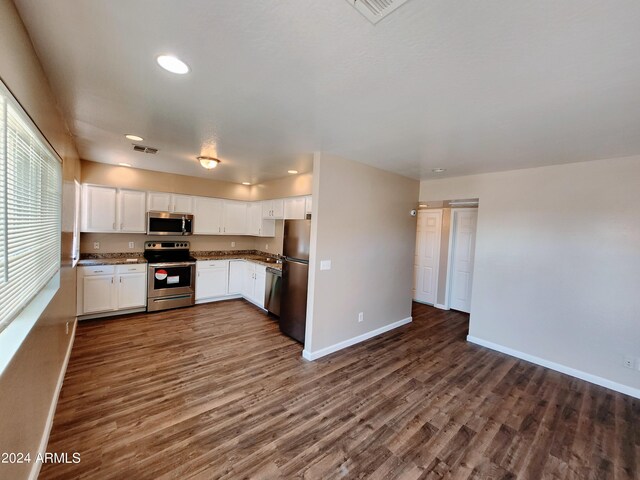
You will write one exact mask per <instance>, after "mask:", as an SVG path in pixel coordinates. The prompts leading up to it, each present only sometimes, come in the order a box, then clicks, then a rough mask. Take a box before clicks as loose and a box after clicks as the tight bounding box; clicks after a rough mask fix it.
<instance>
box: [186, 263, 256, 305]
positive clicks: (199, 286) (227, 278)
mask: <svg viewBox="0 0 640 480" xmlns="http://www.w3.org/2000/svg"><path fill="white" fill-rule="evenodd" d="M196 271H197V272H198V274H197V278H196V302H198V303H205V302H208V301H215V300H224V299H225V298H234V297H235V298H237V297H238V296H239V295H242V296H243V297H244V298H245V299H247V300H249V301H250V302H251V303H254V304H256V305H258V306H259V307H260V308H264V290H265V284H266V267H265V266H264V265H260V264H257V263H254V262H250V261H246V260H208V261H198V262H197V264H196Z"/></svg>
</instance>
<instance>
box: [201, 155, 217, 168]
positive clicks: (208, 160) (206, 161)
mask: <svg viewBox="0 0 640 480" xmlns="http://www.w3.org/2000/svg"><path fill="white" fill-rule="evenodd" d="M197 160H198V161H199V162H200V165H202V166H203V167H204V168H206V169H207V170H211V169H212V168H216V167H217V166H218V164H219V163H220V160H218V159H217V158H213V157H197Z"/></svg>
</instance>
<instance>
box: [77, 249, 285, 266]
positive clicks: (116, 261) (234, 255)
mask: <svg viewBox="0 0 640 480" xmlns="http://www.w3.org/2000/svg"><path fill="white" fill-rule="evenodd" d="M191 256H192V257H194V258H195V259H196V260H249V261H251V262H255V263H259V264H260V265H264V266H267V267H272V268H275V269H277V270H282V264H281V263H271V262H265V261H264V258H265V257H266V258H274V259H277V258H278V257H277V256H276V255H271V254H269V253H263V252H259V251H256V250H236V251H230V252H229V251H196V252H191ZM136 263H147V260H146V259H145V258H144V257H143V256H142V254H141V253H83V254H82V255H81V256H80V261H79V262H78V266H80V267H94V266H97V265H127V264H136Z"/></svg>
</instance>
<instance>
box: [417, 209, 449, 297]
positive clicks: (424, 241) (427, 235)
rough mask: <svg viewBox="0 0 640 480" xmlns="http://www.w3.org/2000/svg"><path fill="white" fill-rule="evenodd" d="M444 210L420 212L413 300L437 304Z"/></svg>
mask: <svg viewBox="0 0 640 480" xmlns="http://www.w3.org/2000/svg"><path fill="white" fill-rule="evenodd" d="M441 231H442V210H420V211H419V212H418V229H417V234H416V254H415V262H414V267H413V268H414V282H413V298H414V299H415V300H417V301H418V302H424V303H430V304H432V305H433V304H435V303H436V298H437V294H438V267H439V264H440V234H441Z"/></svg>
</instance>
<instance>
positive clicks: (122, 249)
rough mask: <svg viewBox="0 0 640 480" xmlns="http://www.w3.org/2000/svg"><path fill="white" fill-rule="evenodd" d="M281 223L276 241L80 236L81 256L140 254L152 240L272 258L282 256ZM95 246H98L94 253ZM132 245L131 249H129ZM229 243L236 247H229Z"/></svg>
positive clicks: (197, 236)
mask: <svg viewBox="0 0 640 480" xmlns="http://www.w3.org/2000/svg"><path fill="white" fill-rule="evenodd" d="M283 233H284V221H283V220H276V236H275V237H247V236H219V235H191V236H189V237H181V236H176V237H158V236H150V235H144V234H140V233H82V234H81V235H80V252H81V253H85V254H86V253H98V254H101V253H142V252H143V251H144V242H147V241H153V240H156V241H157V240H167V241H171V240H187V241H189V242H190V244H191V250H193V251H196V250H198V251H227V250H259V251H262V252H266V253H271V254H274V255H281V254H282V239H283ZM94 242H98V243H99V244H100V248H99V249H94V248H93V246H94V245H93V244H94ZM129 242H133V248H129ZM232 242H235V245H233V246H232Z"/></svg>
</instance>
